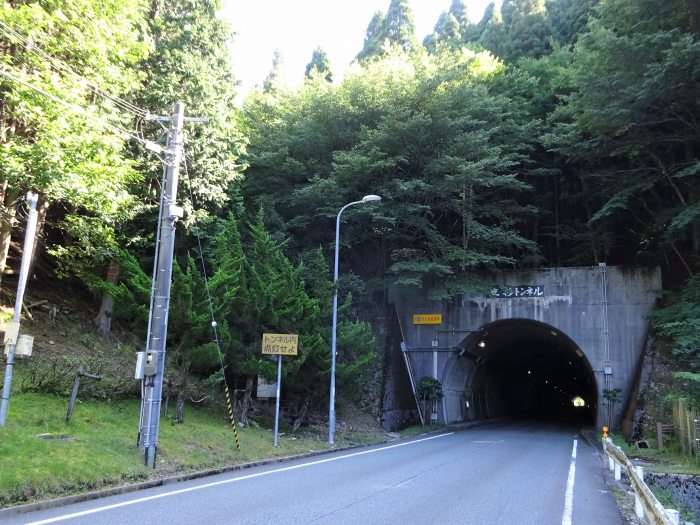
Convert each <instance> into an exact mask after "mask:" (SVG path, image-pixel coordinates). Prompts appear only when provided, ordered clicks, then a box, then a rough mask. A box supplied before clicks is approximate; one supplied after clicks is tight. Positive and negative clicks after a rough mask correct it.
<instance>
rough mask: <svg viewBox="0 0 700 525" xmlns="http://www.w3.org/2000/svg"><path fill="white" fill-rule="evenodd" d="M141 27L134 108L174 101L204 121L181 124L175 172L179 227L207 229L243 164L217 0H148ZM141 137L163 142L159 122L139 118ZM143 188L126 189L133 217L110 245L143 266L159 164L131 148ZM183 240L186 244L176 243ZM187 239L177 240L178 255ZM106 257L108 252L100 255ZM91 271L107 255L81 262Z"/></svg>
mask: <svg viewBox="0 0 700 525" xmlns="http://www.w3.org/2000/svg"><path fill="white" fill-rule="evenodd" d="M150 8H151V9H150V11H149V12H148V14H147V19H146V23H147V26H148V29H149V33H150V35H151V37H152V39H153V49H152V52H151V54H150V55H149V57H148V58H147V59H146V60H144V61H143V62H142V63H140V64H139V67H140V70H141V71H142V72H143V75H144V76H145V84H144V88H143V89H142V90H140V91H139V92H138V93H137V95H136V97H135V100H136V103H137V104H138V105H139V106H141V107H143V108H147V109H148V110H149V111H150V112H151V114H155V115H164V116H170V115H171V113H172V107H173V104H174V103H175V102H177V101H180V102H183V103H184V105H185V112H186V117H187V116H193V117H201V118H205V119H207V122H206V123H196V122H187V123H186V124H185V129H184V134H185V136H186V137H187V140H186V142H185V145H184V153H185V165H184V166H183V168H184V169H183V170H182V177H181V184H180V191H179V202H181V203H182V204H183V205H184V208H185V212H186V214H185V219H184V221H181V228H182V229H183V230H186V231H187V230H189V229H190V228H191V227H193V226H194V224H195V222H197V223H198V225H199V227H200V228H206V225H208V224H211V217H212V216H215V215H217V214H222V213H224V212H223V210H225V209H226V208H227V207H228V206H230V205H234V206H235V204H236V199H237V197H236V181H237V180H238V179H239V178H240V174H241V171H242V167H241V166H240V165H239V157H240V155H241V154H242V152H243V151H244V148H245V139H244V137H243V135H242V133H241V131H240V126H239V123H238V115H237V113H236V111H235V110H234V109H232V108H233V107H234V99H235V96H236V80H235V78H234V77H233V76H232V74H231V60H230V55H229V51H228V50H229V44H230V41H231V37H232V34H231V30H230V28H229V26H228V24H227V23H226V22H225V21H223V20H221V19H219V18H218V12H219V8H220V1H219V0H203V1H200V0H183V1H180V2H166V1H164V0H152V1H151V3H150ZM137 126H138V129H139V131H140V133H142V134H143V136H145V137H148V138H151V139H153V140H155V141H158V140H159V139H160V140H161V144H162V139H163V138H164V135H165V133H164V129H163V128H164V127H165V128H167V127H168V124H165V125H161V123H158V122H152V121H149V120H146V121H145V122H144V121H143V120H142V119H139V120H138V122H137ZM132 154H133V156H134V157H135V158H136V159H137V161H138V164H139V169H140V170H141V172H142V173H144V174H145V175H146V183H145V184H139V185H134V186H132V188H131V189H132V192H133V194H134V195H135V196H136V197H137V199H138V207H137V208H136V211H137V213H136V215H135V217H134V218H133V219H132V220H130V221H129V222H123V223H122V224H120V225H119V228H118V229H119V233H120V234H119V235H117V236H115V239H114V242H115V243H116V244H118V245H120V246H121V247H122V248H126V249H130V250H133V251H134V253H137V254H138V258H139V260H141V261H142V262H143V263H144V265H146V266H148V265H149V264H150V262H151V258H150V257H149V254H151V253H152V249H153V244H154V242H153V237H154V232H155V226H156V224H157V211H158V206H159V198H160V188H161V181H162V170H163V166H162V163H161V161H160V159H159V158H158V157H157V156H156V155H154V154H153V153H152V152H150V151H145V150H144V149H143V148H140V149H138V150H133V151H132ZM183 240H185V241H187V239H186V238H185V239H183ZM188 247H189V246H188V242H181V241H178V243H177V245H176V249H177V250H178V253H183V252H185V251H186V250H187V248H188ZM107 255H108V254H107ZM88 264H90V265H91V266H92V268H93V269H94V270H93V271H97V272H98V274H99V272H100V271H102V272H104V271H105V268H107V269H108V268H109V267H110V266H113V261H110V260H109V257H108V256H105V257H103V258H101V259H95V260H90V261H88Z"/></svg>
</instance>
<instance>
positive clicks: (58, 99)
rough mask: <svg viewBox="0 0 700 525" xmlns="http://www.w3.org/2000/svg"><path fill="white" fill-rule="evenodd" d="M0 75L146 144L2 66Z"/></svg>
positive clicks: (119, 133) (141, 141)
mask: <svg viewBox="0 0 700 525" xmlns="http://www.w3.org/2000/svg"><path fill="white" fill-rule="evenodd" d="M0 75H3V76H5V77H7V78H9V79H10V80H13V81H15V82H18V83H19V84H22V85H23V86H25V87H28V88H29V89H33V90H34V91H36V92H37V93H40V94H42V95H44V96H45V97H47V98H49V99H51V100H53V101H54V102H58V103H59V104H62V105H64V106H66V107H68V108H70V109H72V110H73V111H74V112H75V113H77V114H79V115H82V116H83V117H86V118H88V119H90V120H93V121H95V122H98V123H99V124H102V125H103V126H105V127H107V128H111V130H112V132H114V133H115V134H116V135H117V136H120V137H122V138H126V137H128V138H132V139H134V140H136V141H137V142H140V143H141V144H143V145H146V143H147V141H146V140H143V139H141V138H139V137H138V136H136V135H134V134H132V133H130V132H128V131H126V130H124V129H122V128H120V127H119V126H115V125H114V124H111V123H109V122H107V121H106V120H104V119H102V118H101V117H99V116H97V115H93V114H92V113H90V112H89V111H88V110H86V109H85V108H83V107H81V106H79V105H78V104H74V103H72V102H67V101H65V100H63V99H62V98H60V97H57V96H56V95H54V94H52V93H49V92H48V91H45V90H43V89H41V88H39V87H37V86H35V85H33V84H31V83H29V82H27V81H26V80H23V79H21V78H18V77H16V76H15V75H13V74H12V73H10V72H8V71H5V70H4V69H3V68H0Z"/></svg>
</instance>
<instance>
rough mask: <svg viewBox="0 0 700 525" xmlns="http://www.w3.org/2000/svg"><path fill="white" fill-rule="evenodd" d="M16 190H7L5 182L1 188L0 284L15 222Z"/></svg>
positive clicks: (17, 194) (17, 193)
mask: <svg viewBox="0 0 700 525" xmlns="http://www.w3.org/2000/svg"><path fill="white" fill-rule="evenodd" d="M18 196H19V192H17V190H13V189H9V188H8V187H7V181H5V182H4V183H3V187H2V208H1V209H0V282H2V275H3V274H4V273H5V269H6V267H7V254H8V253H9V252H10V241H11V240H12V228H13V227H14V225H15V222H16V220H17V219H16V215H17V197H18Z"/></svg>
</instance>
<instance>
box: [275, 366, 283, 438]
mask: <svg viewBox="0 0 700 525" xmlns="http://www.w3.org/2000/svg"><path fill="white" fill-rule="evenodd" d="M277 358H278V361H277V402H276V403H275V447H276V446H277V435H278V431H279V423H280V390H281V386H282V354H280V355H278V356H277Z"/></svg>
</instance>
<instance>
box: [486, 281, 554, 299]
mask: <svg viewBox="0 0 700 525" xmlns="http://www.w3.org/2000/svg"><path fill="white" fill-rule="evenodd" d="M488 297H492V298H496V299H510V298H513V297H544V286H542V285H541V284H537V285H534V284H533V285H526V286H498V287H495V288H492V289H491V291H490V292H489V293H488Z"/></svg>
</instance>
